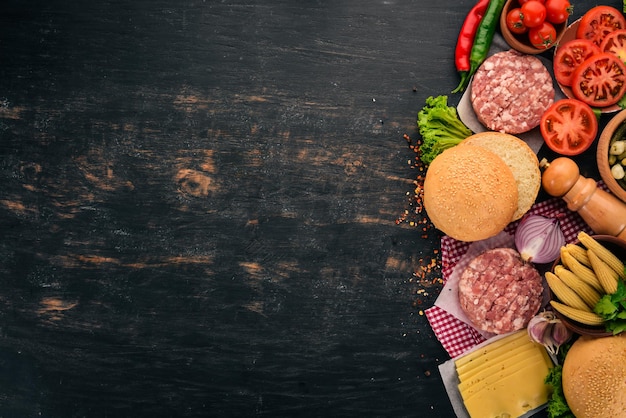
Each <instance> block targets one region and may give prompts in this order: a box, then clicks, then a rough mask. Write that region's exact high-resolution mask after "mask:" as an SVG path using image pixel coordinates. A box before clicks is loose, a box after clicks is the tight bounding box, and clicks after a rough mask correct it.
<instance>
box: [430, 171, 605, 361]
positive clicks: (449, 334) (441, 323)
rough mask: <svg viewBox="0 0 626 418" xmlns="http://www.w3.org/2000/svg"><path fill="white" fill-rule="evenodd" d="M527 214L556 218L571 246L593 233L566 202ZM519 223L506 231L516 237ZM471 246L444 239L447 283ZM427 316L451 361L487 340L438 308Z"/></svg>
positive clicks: (548, 203)
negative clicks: (583, 234) (577, 239)
mask: <svg viewBox="0 0 626 418" xmlns="http://www.w3.org/2000/svg"><path fill="white" fill-rule="evenodd" d="M598 186H599V187H601V188H602V189H604V190H606V187H605V186H604V183H602V182H598ZM528 214H529V215H530V214H536V215H544V216H549V217H557V218H558V219H559V222H560V225H561V229H562V231H563V234H564V235H565V240H566V241H567V242H568V243H570V242H574V241H575V240H576V236H577V235H578V232H580V231H585V232H587V233H589V234H591V233H592V232H593V231H592V230H591V229H590V228H589V226H588V225H587V224H586V223H585V221H584V220H583V219H582V218H581V217H580V215H579V214H578V213H576V212H572V211H570V210H569V209H568V208H567V204H566V203H565V201H563V200H562V199H560V198H552V199H549V200H546V201H543V202H540V203H537V204H535V205H534V206H533V207H532V208H531V209H530V211H528ZM519 222H520V221H516V222H513V223H511V224H510V225H509V226H507V228H506V229H505V231H506V232H507V233H509V234H510V235H513V234H514V233H515V229H516V228H517V225H518V224H519ZM470 244H471V243H470V242H463V241H457V240H455V239H453V238H450V237H449V236H444V237H443V238H442V239H441V266H442V267H441V274H442V279H443V281H444V282H445V281H446V280H447V279H448V277H449V276H450V274H452V272H453V271H454V266H455V265H456V263H457V262H458V261H459V259H461V257H462V256H463V255H464V254H465V252H466V251H467V249H468V247H469V246H470ZM424 313H425V315H426V318H427V319H428V322H429V323H430V326H431V327H432V329H433V331H434V333H435V336H436V337H437V339H438V340H439V342H441V344H442V345H443V347H444V348H445V350H446V351H447V352H448V354H449V355H450V357H452V358H454V357H457V356H459V355H461V354H463V353H464V352H465V351H467V350H469V349H470V348H473V347H474V346H476V345H478V344H480V343H481V342H483V341H485V337H483V335H481V334H480V333H479V332H478V331H477V330H476V329H474V328H472V327H471V326H470V325H468V324H466V323H465V322H463V321H461V320H459V319H458V318H456V317H455V316H452V315H451V314H450V313H448V312H447V311H446V310H444V309H442V308H440V307H439V306H433V307H431V308H429V309H427V310H426V311H425V312H424Z"/></svg>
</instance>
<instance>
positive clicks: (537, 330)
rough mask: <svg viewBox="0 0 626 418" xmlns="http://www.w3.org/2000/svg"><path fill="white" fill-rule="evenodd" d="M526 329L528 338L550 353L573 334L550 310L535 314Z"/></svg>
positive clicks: (554, 351)
mask: <svg viewBox="0 0 626 418" xmlns="http://www.w3.org/2000/svg"><path fill="white" fill-rule="evenodd" d="M526 329H527V331H528V336H529V337H530V339H531V340H533V341H534V342H536V343H539V344H541V345H543V346H544V347H546V349H547V350H548V352H550V353H551V354H557V353H558V352H559V348H560V347H561V346H562V345H563V344H565V343H566V342H568V341H569V340H570V338H572V334H573V333H572V331H571V330H570V329H569V328H567V327H566V326H565V324H563V322H561V320H560V319H558V318H557V317H556V316H555V315H554V312H551V311H543V312H541V313H539V314H537V315H535V316H534V317H533V318H532V319H531V320H530V322H529V323H528V326H527V328H526Z"/></svg>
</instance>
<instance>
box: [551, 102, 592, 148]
mask: <svg viewBox="0 0 626 418" xmlns="http://www.w3.org/2000/svg"><path fill="white" fill-rule="evenodd" d="M539 126H540V128H539V129H540V130H541V136H543V140H544V141H545V143H546V145H547V146H548V147H549V148H550V149H551V150H552V151H554V152H557V153H559V154H561V155H569V156H572V155H578V154H580V153H582V152H584V151H585V150H586V149H587V148H589V147H590V146H591V144H592V143H593V141H594V140H595V139H596V134H597V133H598V119H597V117H596V115H595V113H594V112H593V109H591V107H589V105H587V104H585V103H583V102H581V101H579V100H576V99H562V100H558V101H556V102H555V103H554V104H553V105H552V106H551V107H550V108H549V109H548V110H546V111H545V113H544V114H543V116H542V117H541V124H540V125H539Z"/></svg>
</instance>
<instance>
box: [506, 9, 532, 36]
mask: <svg viewBox="0 0 626 418" xmlns="http://www.w3.org/2000/svg"><path fill="white" fill-rule="evenodd" d="M506 26H507V27H508V28H509V30H510V31H511V32H512V33H517V34H522V33H525V32H526V31H527V30H528V28H527V27H526V26H525V25H524V22H523V21H522V9H521V8H519V7H515V8H513V9H511V10H509V12H508V13H507V14H506Z"/></svg>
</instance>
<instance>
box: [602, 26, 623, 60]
mask: <svg viewBox="0 0 626 418" xmlns="http://www.w3.org/2000/svg"><path fill="white" fill-rule="evenodd" d="M600 49H601V50H602V52H610V53H612V54H615V55H617V56H618V57H619V58H620V59H621V60H622V62H624V63H626V29H620V30H616V31H613V32H611V33H609V34H608V35H606V36H605V37H604V40H603V41H602V43H601V44H600Z"/></svg>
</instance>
